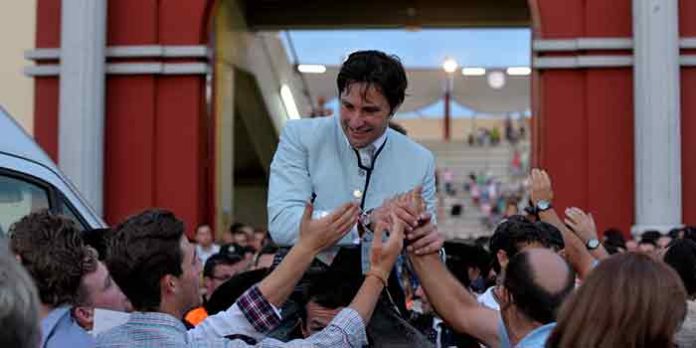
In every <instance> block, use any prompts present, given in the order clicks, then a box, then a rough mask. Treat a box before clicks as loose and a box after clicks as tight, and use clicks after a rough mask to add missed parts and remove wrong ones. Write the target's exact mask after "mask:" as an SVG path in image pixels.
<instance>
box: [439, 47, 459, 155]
mask: <svg viewBox="0 0 696 348" xmlns="http://www.w3.org/2000/svg"><path fill="white" fill-rule="evenodd" d="M458 68H459V64H457V61H456V60H454V59H452V58H447V59H445V61H444V62H443V63H442V70H444V71H445V73H446V74H447V80H446V81H445V120H444V127H443V130H444V139H445V141H449V140H450V118H451V116H450V99H451V97H452V87H453V84H454V72H455V71H457V69H458Z"/></svg>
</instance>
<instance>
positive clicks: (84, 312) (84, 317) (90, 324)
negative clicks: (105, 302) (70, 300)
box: [72, 306, 94, 331]
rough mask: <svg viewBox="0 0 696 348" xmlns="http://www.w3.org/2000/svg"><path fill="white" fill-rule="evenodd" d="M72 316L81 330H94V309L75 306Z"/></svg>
mask: <svg viewBox="0 0 696 348" xmlns="http://www.w3.org/2000/svg"><path fill="white" fill-rule="evenodd" d="M72 315H73V318H74V319H75V321H76V322H77V324H78V325H80V327H81V328H83V329H85V330H86V331H92V329H93V328H94V307H86V306H75V307H73V312H72Z"/></svg>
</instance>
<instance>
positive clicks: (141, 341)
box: [97, 287, 367, 348]
mask: <svg viewBox="0 0 696 348" xmlns="http://www.w3.org/2000/svg"><path fill="white" fill-rule="evenodd" d="M279 322H280V316H279V315H278V312H277V311H276V309H275V308H274V307H273V306H272V305H271V304H270V303H269V302H268V300H266V299H265V298H264V297H263V294H261V291H259V289H258V287H253V288H251V289H250V290H249V291H247V292H246V293H244V295H242V297H240V298H239V300H237V302H236V303H235V304H234V305H233V306H232V307H230V309H228V310H227V311H224V312H221V313H218V314H216V315H214V316H211V317H208V318H207V319H206V320H204V321H203V322H202V323H201V324H200V325H198V326H196V327H195V328H194V329H192V330H189V331H186V327H185V326H184V325H183V324H182V322H181V321H180V320H178V319H177V318H175V317H173V316H171V315H169V314H165V313H159V312H147V313H140V312H138V313H133V314H132V315H131V318H130V319H129V320H128V322H127V323H125V324H123V325H120V326H117V327H115V328H113V329H111V330H109V331H107V332H105V333H103V334H101V335H99V336H98V337H97V347H109V348H126V347H187V348H188V347H200V348H213V347H264V348H276V347H331V348H335V347H346V348H347V347H362V346H364V345H366V344H367V336H366V334H365V325H364V324H363V322H362V318H361V317H360V316H359V315H358V313H357V312H355V311H354V310H353V309H350V308H346V309H344V310H342V311H341V312H340V313H339V314H338V315H337V316H336V317H335V318H334V320H333V321H332V322H331V323H330V324H329V325H328V326H327V327H326V328H325V329H324V330H323V331H321V332H319V333H317V334H315V335H313V336H312V337H309V338H307V339H305V340H295V341H292V342H288V343H284V342H280V341H277V340H274V339H264V337H265V335H264V334H265V333H267V332H268V331H269V330H271V329H273V328H274V327H275V326H276V325H278V323H279ZM228 336H233V337H247V338H250V339H252V340H256V341H257V342H258V344H256V345H250V344H248V343H246V342H245V341H244V340H241V339H235V340H231V339H227V338H225V337H228ZM247 341H248V340H247Z"/></svg>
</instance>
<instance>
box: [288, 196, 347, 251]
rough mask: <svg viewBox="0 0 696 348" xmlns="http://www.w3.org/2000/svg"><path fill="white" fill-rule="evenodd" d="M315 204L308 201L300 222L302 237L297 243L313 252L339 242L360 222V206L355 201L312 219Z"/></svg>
mask: <svg viewBox="0 0 696 348" xmlns="http://www.w3.org/2000/svg"><path fill="white" fill-rule="evenodd" d="M312 212H314V206H313V205H312V204H311V203H307V204H306V206H305V210H304V213H303V214H302V220H301V222H300V239H299V241H298V242H297V244H301V245H303V246H304V247H306V248H307V249H308V250H309V251H310V252H312V253H318V252H320V251H322V250H324V249H326V248H328V247H330V246H332V245H334V244H335V243H336V242H338V241H339V240H340V239H341V238H343V236H345V235H346V233H348V231H350V230H351V229H352V228H353V226H355V224H356V223H357V222H358V217H359V215H360V213H359V212H360V208H359V207H358V205H357V204H355V203H346V204H344V205H342V206H340V207H338V208H337V209H336V210H334V211H332V212H331V213H330V214H329V215H327V216H324V217H322V218H319V219H312Z"/></svg>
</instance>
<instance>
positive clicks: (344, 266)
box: [269, 246, 433, 347]
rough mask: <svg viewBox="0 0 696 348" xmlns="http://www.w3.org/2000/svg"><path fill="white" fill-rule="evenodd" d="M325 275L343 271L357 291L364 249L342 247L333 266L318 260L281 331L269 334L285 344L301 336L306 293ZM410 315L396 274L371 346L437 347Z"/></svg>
mask: <svg viewBox="0 0 696 348" xmlns="http://www.w3.org/2000/svg"><path fill="white" fill-rule="evenodd" d="M323 272H341V274H346V277H344V279H345V280H344V281H346V282H355V287H356V289H357V288H359V285H360V284H362V281H363V279H364V277H363V275H362V272H361V266H360V247H359V246H357V247H344V248H341V250H340V251H339V253H338V254H337V255H336V258H335V259H334V262H333V263H332V264H331V266H326V265H324V264H322V263H321V262H319V261H317V260H315V261H314V263H313V264H312V266H311V267H310V269H309V270H308V271H307V273H306V274H305V276H304V277H303V278H302V280H300V282H299V283H298V285H297V287H296V288H295V291H294V292H293V295H292V296H291V297H290V299H289V300H288V301H287V302H286V304H285V305H284V306H283V309H282V314H283V320H282V322H281V324H280V326H279V327H278V328H276V329H275V330H273V332H271V333H270V334H269V336H270V337H273V338H276V339H278V340H281V341H289V340H291V339H293V338H297V337H298V333H299V323H300V313H301V312H300V311H302V310H304V308H303V307H304V305H305V303H304V302H305V299H304V294H305V293H306V288H307V286H309V282H310V281H311V279H314V278H316V277H317V276H321V274H322V273H323ZM406 315H407V312H406V306H405V297H404V292H403V290H402V289H401V285H400V284H399V280H398V277H397V276H396V272H395V271H392V274H391V276H390V277H389V286H388V288H387V289H385V290H384V291H383V292H382V294H381V296H380V299H379V301H378V302H377V306H376V307H375V311H374V313H373V314H372V318H371V319H370V322H369V323H368V325H367V328H366V331H367V337H368V341H369V342H370V346H371V347H433V344H432V343H430V342H429V341H428V339H427V338H426V337H425V336H424V335H423V334H422V333H421V332H420V331H418V330H417V329H415V328H414V327H413V326H411V325H410V324H409V323H408V321H406V319H405V317H404V316H406Z"/></svg>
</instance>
